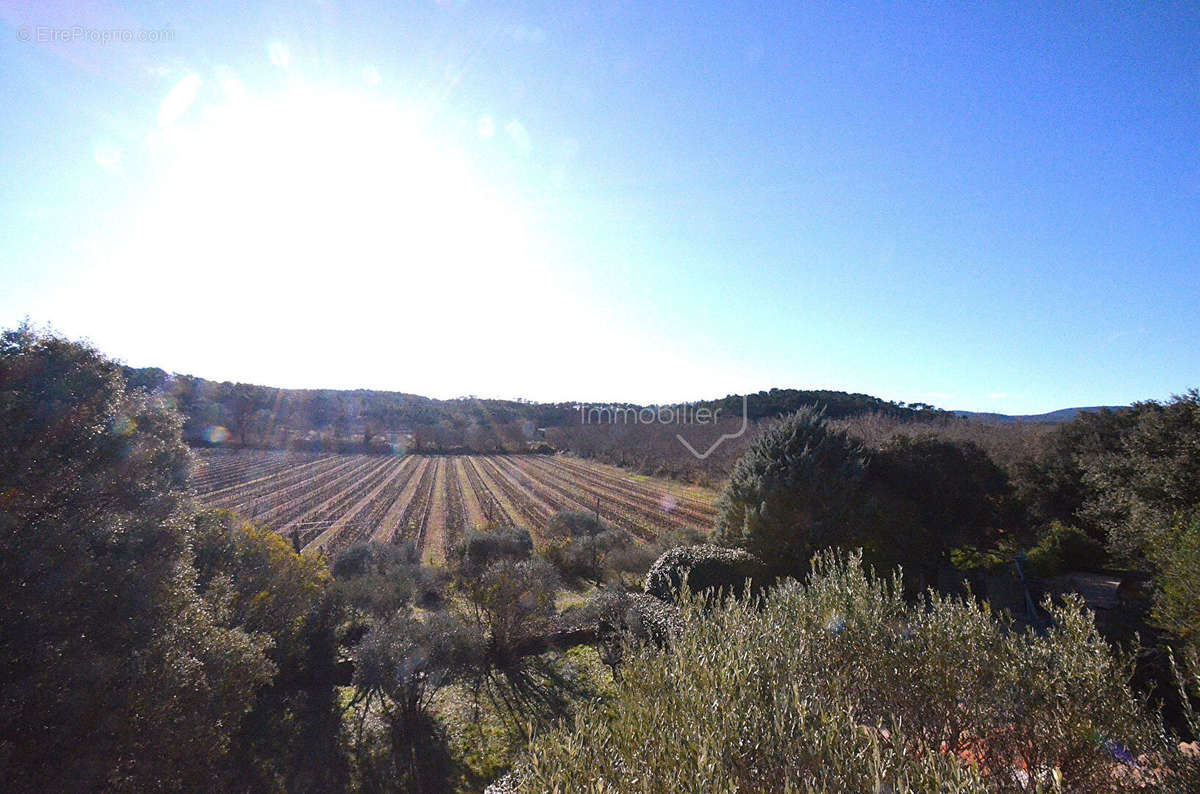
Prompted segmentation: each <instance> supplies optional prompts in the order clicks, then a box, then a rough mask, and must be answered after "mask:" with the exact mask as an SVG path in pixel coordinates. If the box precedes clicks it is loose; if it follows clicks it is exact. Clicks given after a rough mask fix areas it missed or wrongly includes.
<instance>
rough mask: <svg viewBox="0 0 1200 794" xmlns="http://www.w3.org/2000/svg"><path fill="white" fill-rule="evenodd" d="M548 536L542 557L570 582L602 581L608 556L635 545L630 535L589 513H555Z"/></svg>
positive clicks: (547, 530)
mask: <svg viewBox="0 0 1200 794" xmlns="http://www.w3.org/2000/svg"><path fill="white" fill-rule="evenodd" d="M546 534H547V535H548V536H549V537H550V540H549V542H548V543H546V544H545V545H544V546H543V547H542V549H541V554H542V556H543V557H544V558H545V559H546V561H547V562H549V563H550V564H551V565H553V566H554V567H555V569H556V570H557V571H558V572H559V574H560V575H561V576H562V577H564V578H565V579H568V580H570V579H582V578H584V577H589V578H591V579H595V580H600V579H601V578H602V575H603V574H604V573H605V572H606V571H607V569H608V558H609V555H610V554H612V553H613V552H615V551H617V550H620V549H627V548H629V547H631V546H633V545H634V543H633V537H632V536H630V534H629V533H628V532H626V531H625V530H623V529H617V528H616V527H613V526H611V525H609V524H608V523H607V522H605V521H604V520H603V519H601V518H599V517H598V516H597V515H596V514H595V513H590V512H588V511H586V510H567V511H563V512H560V513H555V514H554V515H553V516H551V517H550V520H549V521H548V522H547V523H546Z"/></svg>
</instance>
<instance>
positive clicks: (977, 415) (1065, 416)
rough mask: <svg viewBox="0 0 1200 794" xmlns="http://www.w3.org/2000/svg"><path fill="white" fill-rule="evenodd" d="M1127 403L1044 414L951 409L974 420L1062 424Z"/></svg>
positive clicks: (1115, 408)
mask: <svg viewBox="0 0 1200 794" xmlns="http://www.w3.org/2000/svg"><path fill="white" fill-rule="evenodd" d="M1128 407H1129V406H1128V405H1089V406H1084V407H1080V408H1059V409H1058V410H1057V411H1050V412H1049V413H1044V414H1017V415H1012V414H995V413H986V412H978V411H951V412H950V413H952V414H954V415H955V416H960V417H962V418H964V419H971V420H974V421H976V422H993V423H995V424H1006V423H1008V422H1018V423H1044V424H1062V423H1063V422H1070V421H1071V420H1072V419H1074V418H1075V417H1077V416H1079V415H1080V414H1097V413H1100V412H1101V411H1121V410H1124V409H1126V408H1128Z"/></svg>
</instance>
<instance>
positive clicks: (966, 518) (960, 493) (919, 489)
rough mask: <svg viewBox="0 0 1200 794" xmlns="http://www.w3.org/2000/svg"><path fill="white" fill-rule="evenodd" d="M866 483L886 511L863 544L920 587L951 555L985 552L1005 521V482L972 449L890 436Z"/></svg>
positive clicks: (980, 452)
mask: <svg viewBox="0 0 1200 794" xmlns="http://www.w3.org/2000/svg"><path fill="white" fill-rule="evenodd" d="M866 479H867V485H868V487H869V489H870V490H871V492H872V493H875V494H876V495H877V497H878V498H879V499H880V502H881V504H884V505H886V509H885V510H882V511H880V513H879V515H878V516H877V517H876V519H875V522H874V528H875V530H876V531H875V532H873V533H871V534H870V536H869V537H867V538H865V539H864V542H865V543H868V544H872V545H873V546H874V548H870V549H869V552H870V556H871V557H872V558H873V559H874V561H876V562H880V563H884V564H889V563H890V564H900V565H902V566H903V567H904V570H905V573H906V574H922V575H923V578H924V582H928V581H930V580H931V579H932V577H933V576H935V575H936V572H937V568H938V566H939V565H942V564H944V563H945V562H947V560H948V558H949V553H950V551H951V549H953V548H955V547H957V546H962V545H971V546H976V545H979V546H984V545H987V544H988V543H989V542H990V541H991V540H992V539H993V537H994V535H995V533H996V530H997V529H998V528H1000V526H1001V524H1002V521H1003V518H1004V516H1003V512H1004V508H1005V505H1006V498H1007V494H1008V478H1007V477H1006V476H1005V474H1004V472H1003V471H1002V470H1001V469H1000V467H998V466H997V465H996V464H995V463H993V462H992V460H991V459H990V458H989V457H988V456H987V454H986V453H984V451H983V450H982V449H980V448H979V447H977V446H975V445H974V444H972V443H970V442H953V441H945V440H941V439H938V438H934V437H932V436H917V437H913V436H909V435H905V434H900V435H896V436H893V437H892V438H891V439H890V440H889V441H887V442H886V443H885V444H884V445H883V447H882V449H880V450H879V451H878V452H876V453H875V454H873V455H872V456H871V460H870V464H869V465H868V467H867V478H866Z"/></svg>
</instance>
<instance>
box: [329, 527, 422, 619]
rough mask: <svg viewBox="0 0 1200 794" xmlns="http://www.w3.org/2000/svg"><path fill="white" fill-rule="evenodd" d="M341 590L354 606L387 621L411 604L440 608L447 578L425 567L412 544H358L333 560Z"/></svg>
mask: <svg viewBox="0 0 1200 794" xmlns="http://www.w3.org/2000/svg"><path fill="white" fill-rule="evenodd" d="M333 575H334V577H335V578H336V580H337V589H338V591H339V592H340V593H341V595H342V596H343V597H344V598H345V599H346V601H347V603H349V604H350V605H351V606H353V607H355V608H357V609H360V610H362V611H363V612H365V613H367V614H369V615H371V616H374V617H376V618H385V617H388V616H389V615H392V614H393V613H395V612H396V611H397V610H400V609H403V608H404V607H407V606H408V605H410V604H418V605H420V606H424V607H430V608H433V607H436V606H438V605H439V604H440V603H441V601H442V598H443V593H442V591H443V589H444V584H445V583H444V581H443V579H444V578H445V577H444V576H443V575H441V574H440V573H439V572H438V571H436V570H435V569H432V568H428V567H426V566H423V565H421V555H420V552H418V551H417V549H416V546H414V545H413V544H412V543H402V544H392V543H357V544H355V545H353V546H351V547H349V548H347V549H345V550H344V551H342V552H341V553H340V554H338V556H337V557H335V558H334V560H333Z"/></svg>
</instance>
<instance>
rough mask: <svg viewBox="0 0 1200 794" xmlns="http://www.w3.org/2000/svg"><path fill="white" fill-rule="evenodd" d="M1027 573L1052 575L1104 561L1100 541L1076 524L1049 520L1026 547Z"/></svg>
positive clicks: (1086, 567)
mask: <svg viewBox="0 0 1200 794" xmlns="http://www.w3.org/2000/svg"><path fill="white" fill-rule="evenodd" d="M1027 559H1028V560H1029V573H1031V574H1032V575H1034V576H1054V575H1056V574H1059V573H1062V572H1063V571H1072V570H1085V571H1086V570H1093V569H1095V568H1099V567H1101V566H1102V565H1104V562H1105V560H1106V559H1107V555H1106V554H1105V553H1104V544H1103V543H1101V542H1100V541H1098V540H1095V539H1094V538H1091V537H1088V534H1087V533H1086V532H1084V531H1083V530H1082V529H1079V528H1078V527H1073V526H1068V525H1067V524H1064V523H1062V522H1061V521H1052V522H1051V523H1050V525H1049V526H1048V527H1046V529H1045V530H1044V532H1043V534H1042V537H1041V539H1040V540H1039V541H1038V543H1037V545H1036V546H1034V547H1033V548H1032V549H1030V550H1029V554H1028V555H1027Z"/></svg>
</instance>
